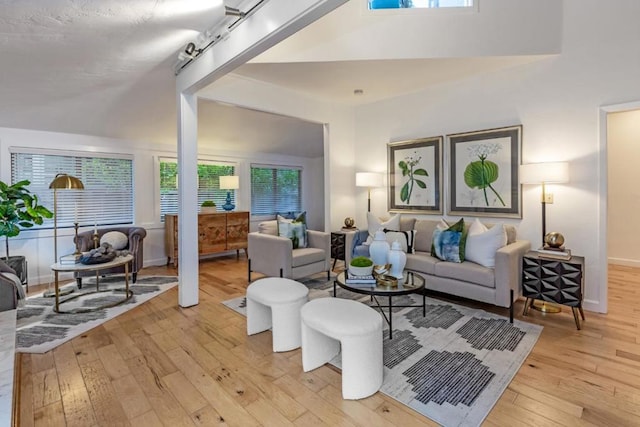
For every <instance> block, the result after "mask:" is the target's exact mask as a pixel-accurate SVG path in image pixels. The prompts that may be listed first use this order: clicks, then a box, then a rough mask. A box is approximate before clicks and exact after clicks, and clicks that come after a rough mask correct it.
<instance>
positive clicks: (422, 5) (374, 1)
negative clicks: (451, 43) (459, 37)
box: [369, 0, 476, 10]
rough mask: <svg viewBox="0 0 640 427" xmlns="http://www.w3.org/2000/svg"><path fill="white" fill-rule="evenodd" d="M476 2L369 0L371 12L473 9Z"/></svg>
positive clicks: (452, 0) (460, 0)
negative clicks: (452, 8)
mask: <svg viewBox="0 0 640 427" xmlns="http://www.w3.org/2000/svg"><path fill="white" fill-rule="evenodd" d="M474 1H476V0H369V10H374V9H437V8H445V7H473V6H474Z"/></svg>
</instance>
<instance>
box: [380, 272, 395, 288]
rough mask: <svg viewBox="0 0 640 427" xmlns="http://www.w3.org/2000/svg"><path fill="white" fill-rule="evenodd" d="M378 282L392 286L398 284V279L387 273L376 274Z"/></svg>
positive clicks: (381, 284)
mask: <svg viewBox="0 0 640 427" xmlns="http://www.w3.org/2000/svg"><path fill="white" fill-rule="evenodd" d="M376 282H377V283H378V285H379V286H388V287H390V288H395V287H396V286H398V279H396V278H395V277H393V276H389V275H387V274H380V275H378V276H376Z"/></svg>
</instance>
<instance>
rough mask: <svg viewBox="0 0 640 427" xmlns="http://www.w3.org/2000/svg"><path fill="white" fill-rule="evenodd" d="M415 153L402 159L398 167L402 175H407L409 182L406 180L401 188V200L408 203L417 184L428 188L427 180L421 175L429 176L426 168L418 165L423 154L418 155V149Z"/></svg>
mask: <svg viewBox="0 0 640 427" xmlns="http://www.w3.org/2000/svg"><path fill="white" fill-rule="evenodd" d="M413 153H414V155H412V156H407V157H405V158H404V160H400V161H399V162H398V167H399V168H400V170H401V171H402V176H403V177H407V182H405V183H404V184H403V185H402V188H401V189H400V200H401V201H402V202H404V203H406V204H407V205H409V204H410V201H411V194H412V193H413V189H414V187H415V186H416V185H417V186H418V187H420V188H424V189H426V188H427V184H426V182H424V181H423V180H422V179H421V177H423V176H424V177H427V176H429V174H428V173H427V170H426V169H424V168H421V167H418V166H419V164H420V160H422V156H418V153H417V152H416V151H414V152H413Z"/></svg>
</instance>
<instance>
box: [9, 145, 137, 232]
mask: <svg viewBox="0 0 640 427" xmlns="http://www.w3.org/2000/svg"><path fill="white" fill-rule="evenodd" d="M58 173H66V174H69V175H72V176H75V177H76V178H78V179H80V180H81V181H82V183H83V184H84V190H56V198H57V223H58V228H64V227H73V223H74V222H77V223H78V224H79V225H80V226H93V225H97V226H104V225H114V224H132V223H133V212H134V207H133V206H134V205H133V159H132V158H130V157H125V156H121V155H117V156H113V157H109V155H108V154H95V153H87V154H85V153H69V154H67V153H65V154H51V150H49V151H47V152H44V151H43V152H41V153H38V152H37V151H35V150H25V151H24V152H23V151H18V150H12V152H11V182H12V183H15V182H18V181H22V180H25V179H26V180H29V181H30V184H29V186H28V187H27V188H28V189H29V190H30V191H31V192H32V193H33V194H35V195H36V196H38V199H39V201H40V204H41V205H43V206H45V207H47V208H48V209H49V210H50V211H52V212H53V211H54V190H52V189H49V184H51V181H53V179H54V178H55V176H56V175H57V174H58ZM52 227H53V218H52V219H47V220H45V221H44V223H43V224H42V225H41V226H35V227H33V228H52Z"/></svg>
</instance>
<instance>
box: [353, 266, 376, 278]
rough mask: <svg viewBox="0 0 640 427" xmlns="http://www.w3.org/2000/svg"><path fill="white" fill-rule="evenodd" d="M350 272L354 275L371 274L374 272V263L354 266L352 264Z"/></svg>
mask: <svg viewBox="0 0 640 427" xmlns="http://www.w3.org/2000/svg"><path fill="white" fill-rule="evenodd" d="M349 272H350V273H351V274H353V275H354V276H371V274H372V273H373V265H370V266H368V267H354V266H353V265H350V266H349Z"/></svg>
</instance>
